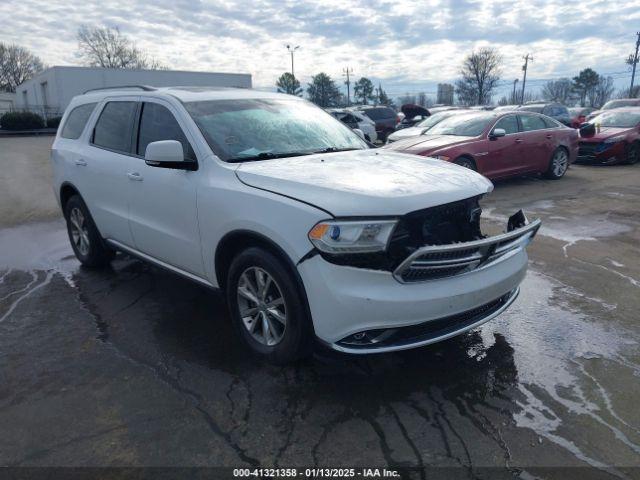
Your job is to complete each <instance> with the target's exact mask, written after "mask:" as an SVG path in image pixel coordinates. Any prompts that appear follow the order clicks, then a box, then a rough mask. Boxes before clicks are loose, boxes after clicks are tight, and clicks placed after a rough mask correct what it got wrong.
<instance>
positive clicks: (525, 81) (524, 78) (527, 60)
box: [520, 53, 533, 105]
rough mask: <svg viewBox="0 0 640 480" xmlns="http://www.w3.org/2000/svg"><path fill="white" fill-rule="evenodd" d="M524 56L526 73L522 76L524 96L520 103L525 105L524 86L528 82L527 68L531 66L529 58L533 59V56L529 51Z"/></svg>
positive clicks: (523, 67)
mask: <svg viewBox="0 0 640 480" xmlns="http://www.w3.org/2000/svg"><path fill="white" fill-rule="evenodd" d="M522 58H524V65H523V66H522V70H523V71H524V75H523V77H522V96H521V98H520V104H521V105H524V86H525V85H526V84H527V68H528V67H529V60H532V61H533V57H532V56H530V55H529V54H528V53H527V55H526V56H525V57H522Z"/></svg>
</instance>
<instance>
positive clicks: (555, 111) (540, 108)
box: [518, 103, 571, 127]
mask: <svg viewBox="0 0 640 480" xmlns="http://www.w3.org/2000/svg"><path fill="white" fill-rule="evenodd" d="M518 110H524V111H525V112H536V113H542V114H543V115H546V116H547V117H551V118H554V119H556V120H557V121H559V122H560V123H562V124H564V125H566V126H567V127H570V126H571V114H570V113H569V109H568V108H567V107H565V106H564V105H562V104H560V103H528V104H526V105H522V106H521V107H520V108H519V109H518Z"/></svg>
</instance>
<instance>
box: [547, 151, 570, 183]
mask: <svg viewBox="0 0 640 480" xmlns="http://www.w3.org/2000/svg"><path fill="white" fill-rule="evenodd" d="M568 166H569V156H568V155H567V152H565V151H564V150H558V151H557V152H556V153H555V154H554V155H553V160H552V164H551V168H552V170H553V174H554V175H555V176H556V177H561V176H562V175H564V173H565V172H566V171H567V167H568Z"/></svg>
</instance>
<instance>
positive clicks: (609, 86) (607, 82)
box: [587, 75, 614, 108]
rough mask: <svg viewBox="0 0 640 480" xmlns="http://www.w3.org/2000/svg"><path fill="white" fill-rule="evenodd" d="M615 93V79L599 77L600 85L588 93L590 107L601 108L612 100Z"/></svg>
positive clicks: (596, 85)
mask: <svg viewBox="0 0 640 480" xmlns="http://www.w3.org/2000/svg"><path fill="white" fill-rule="evenodd" d="M613 92H614V86H613V78H611V77H605V76H604V75H598V83H596V84H595V85H594V86H593V88H591V89H590V90H589V91H588V92H587V99H588V100H589V106H590V107H597V108H600V107H601V106H602V105H604V104H605V103H607V102H608V101H609V100H610V99H611V97H612V96H613Z"/></svg>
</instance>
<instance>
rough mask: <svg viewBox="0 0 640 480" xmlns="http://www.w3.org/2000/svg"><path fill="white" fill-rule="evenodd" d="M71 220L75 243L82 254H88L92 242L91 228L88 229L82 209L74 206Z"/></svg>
mask: <svg viewBox="0 0 640 480" xmlns="http://www.w3.org/2000/svg"><path fill="white" fill-rule="evenodd" d="M69 222H70V227H71V239H72V240H73V244H74V245H75V247H76V249H77V250H78V252H80V254H81V255H83V256H86V255H88V254H89V247H90V245H91V243H90V241H89V230H88V229H87V224H86V220H85V218H84V214H83V213H82V210H80V209H79V208H78V207H75V208H73V209H72V210H71V213H70V214H69Z"/></svg>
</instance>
